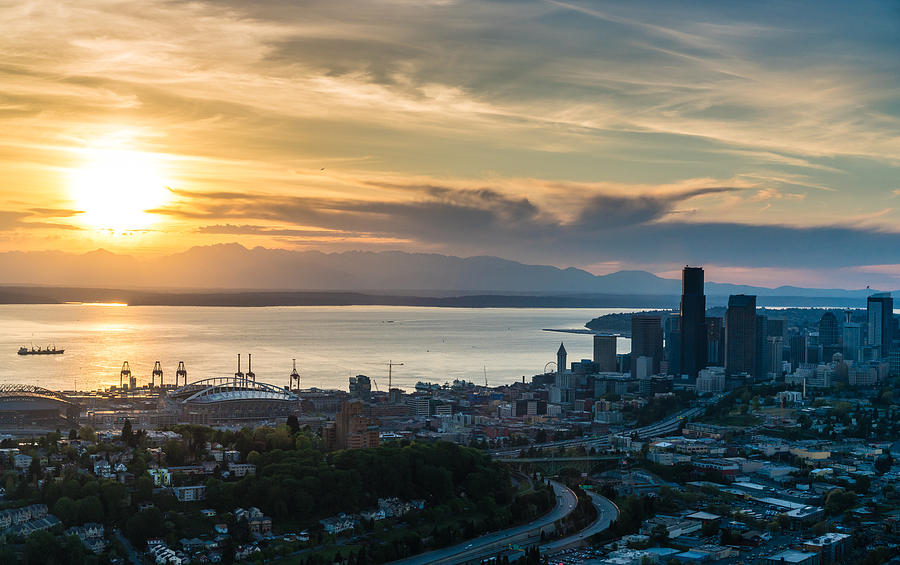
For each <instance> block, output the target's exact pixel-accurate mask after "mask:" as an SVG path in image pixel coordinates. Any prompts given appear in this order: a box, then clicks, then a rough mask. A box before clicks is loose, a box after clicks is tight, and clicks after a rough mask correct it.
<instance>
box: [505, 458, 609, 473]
mask: <svg viewBox="0 0 900 565" xmlns="http://www.w3.org/2000/svg"><path fill="white" fill-rule="evenodd" d="M621 460H622V456H621V455H582V456H574V457H515V458H511V459H510V458H506V459H494V461H499V462H501V463H506V464H507V465H510V466H512V467H515V468H518V469H521V470H522V471H524V472H528V473H531V472H534V471H540V472H541V473H544V474H547V475H553V474H556V473H558V472H559V471H561V470H562V469H565V468H567V467H571V468H574V469H578V470H579V471H581V472H583V473H590V472H592V471H594V470H595V469H598V468H601V467H602V468H604V469H606V468H609V467H610V465H609V464H608V463H607V462H610V461H613V462H618V461H621Z"/></svg>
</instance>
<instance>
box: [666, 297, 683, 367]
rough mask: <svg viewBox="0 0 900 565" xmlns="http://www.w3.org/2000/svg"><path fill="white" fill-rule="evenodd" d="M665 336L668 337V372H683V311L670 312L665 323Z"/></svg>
mask: <svg viewBox="0 0 900 565" xmlns="http://www.w3.org/2000/svg"><path fill="white" fill-rule="evenodd" d="M663 336H664V337H665V338H666V361H667V362H668V363H669V367H668V369H669V370H668V374H670V375H680V374H681V312H678V313H673V314H669V315H668V316H666V321H665V322H664V323H663Z"/></svg>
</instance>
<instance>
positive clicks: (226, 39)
mask: <svg viewBox="0 0 900 565" xmlns="http://www.w3.org/2000/svg"><path fill="white" fill-rule="evenodd" d="M892 10H893V8H891V7H890V6H888V5H885V4H883V3H867V2H863V3H859V4H858V5H855V6H854V7H853V8H852V9H851V8H850V7H847V6H841V5H840V4H837V3H834V4H830V3H829V4H820V3H815V4H803V3H800V4H791V5H778V6H774V5H773V6H768V7H767V9H751V8H750V7H747V6H740V5H726V4H721V5H716V6H705V7H703V8H699V7H691V6H674V5H672V4H670V3H665V2H650V3H611V2H591V3H587V2H583V1H581V0H558V1H554V0H519V1H516V2H512V3H509V2H504V3H490V2H476V1H470V0H459V1H435V2H405V1H392V2H381V3H373V4H367V3H357V4H355V5H354V6H353V9H352V10H348V9H347V6H346V5H345V4H341V3H335V2H331V1H326V0H312V1H310V2H304V3H302V4H298V3H289V2H274V1H268V0H263V1H260V2H254V3H246V2H237V1H226V2H217V3H213V2H204V1H199V2H196V1H195V2H182V1H170V0H147V1H145V2H137V3H134V2H125V1H123V0H83V1H81V2H56V1H51V0H28V1H27V2H18V3H11V4H6V5H3V6H0V20H2V21H3V22H4V34H2V36H0V55H2V61H3V62H2V63H0V84H2V85H3V87H2V90H0V127H2V130H0V131H2V134H0V171H3V172H2V173H0V200H2V201H5V202H12V201H13V200H16V201H17V204H16V205H15V206H13V207H11V208H10V212H9V213H7V216H6V219H5V220H4V223H3V225H4V226H6V227H5V228H4V229H5V230H6V231H5V233H6V234H7V235H9V234H10V233H19V232H20V231H21V230H25V231H27V230H29V229H33V230H35V232H34V233H36V234H37V235H39V236H40V237H42V238H49V237H51V236H52V233H50V232H51V231H52V230H51V227H52V226H53V225H57V224H58V225H59V226H60V227H65V226H67V225H68V224H69V223H70V222H68V221H67V218H68V219H73V218H75V217H76V212H75V211H72V213H71V214H70V215H66V214H65V213H63V212H62V210H66V209H68V210H71V209H72V208H74V207H76V206H75V205H74V204H73V203H72V201H71V198H69V196H68V193H67V188H66V185H65V178H66V174H67V172H68V171H69V170H70V169H73V168H77V167H79V166H81V163H82V160H83V150H84V148H85V147H89V146H91V144H93V143H95V142H96V141H97V140H98V139H115V140H119V141H120V142H121V143H128V144H131V145H134V146H137V147H138V148H139V149H141V150H143V151H148V152H152V153H154V154H156V155H159V156H160V157H161V159H162V160H163V161H164V162H165V163H166V165H167V167H169V169H170V170H168V171H167V173H169V176H170V177H172V178H173V179H174V180H175V182H174V184H173V186H174V187H177V188H176V190H177V198H176V202H177V203H176V204H175V205H172V206H168V207H166V208H164V209H161V210H158V212H159V213H160V216H161V217H162V216H164V217H165V218H166V221H167V222H168V223H167V224H166V225H165V226H163V227H164V228H165V229H162V228H160V229H159V230H158V231H157V235H155V236H153V238H147V239H142V240H141V242H142V243H141V245H150V243H149V242H150V241H151V239H152V242H154V243H152V245H156V246H158V247H160V248H162V247H170V248H171V247H173V246H178V245H184V244H186V241H185V240H183V238H180V237H176V236H174V235H172V234H174V233H179V232H180V233H186V234H190V235H189V236H188V240H190V241H191V242H203V241H206V240H207V239H210V238H216V239H215V241H222V240H223V239H224V238H228V237H229V236H231V237H252V238H259V239H260V240H263V241H265V242H266V243H270V242H278V243H285V245H288V244H293V245H298V244H303V245H309V246H316V245H326V244H328V242H340V244H342V245H343V244H347V245H351V244H352V243H353V242H362V243H365V244H366V245H368V244H375V245H378V244H382V243H384V244H388V243H391V242H394V243H396V242H402V243H403V244H404V245H410V246H416V245H417V246H421V248H424V249H434V248H436V247H441V248H444V249H447V250H449V251H451V252H457V251H458V252H463V251H464V250H467V249H468V250H475V251H478V250H479V249H481V248H482V247H484V248H487V247H488V246H489V245H488V244H490V245H492V246H494V248H496V249H497V250H500V251H502V250H504V249H508V250H510V252H511V253H516V254H517V257H519V258H521V259H525V260H528V259H529V255H528V254H529V248H530V249H533V250H534V251H533V258H535V259H536V258H537V257H538V256H540V257H541V258H544V259H546V257H548V256H550V255H551V253H550V252H549V248H550V247H555V248H559V247H560V246H562V247H566V246H568V248H567V251H566V252H567V253H570V255H571V259H570V260H572V261H574V262H575V263H576V264H604V263H605V262H607V261H611V262H613V263H615V262H617V261H619V258H617V257H598V256H597V253H596V252H595V250H594V249H593V247H592V245H590V238H591V237H599V236H597V235H596V234H600V233H602V234H604V235H603V237H604V238H605V237H607V235H606V234H609V233H613V232H614V231H615V230H625V231H626V232H627V231H628V230H631V229H632V228H633V226H641V227H642V229H645V230H646V233H647V234H655V235H657V236H660V237H674V238H679V237H683V238H684V240H683V241H681V242H679V241H677V240H676V241H673V242H666V245H661V246H659V249H667V250H668V251H670V252H672V253H682V252H685V250H688V251H690V252H691V253H693V255H692V256H699V255H700V254H699V253H695V252H694V251H692V250H691V248H690V247H689V245H688V242H695V240H694V239H692V238H693V237H695V236H694V235H691V234H696V233H699V232H697V230H701V231H702V232H703V233H705V234H707V235H706V237H712V236H713V235H714V236H715V237H721V238H722V239H721V241H723V242H724V241H728V242H733V243H735V245H737V246H738V247H740V246H741V245H743V244H742V242H741V241H737V240H736V238H738V237H746V236H748V234H749V232H748V231H746V230H752V229H755V228H754V226H761V227H760V228H759V229H760V230H761V231H760V233H762V232H763V231H764V230H765V229H768V228H769V227H771V226H775V227H779V226H794V227H793V228H792V229H795V230H801V232H800V233H801V234H804V233H806V232H802V230H804V229H809V230H820V229H828V228H829V227H833V228H835V229H838V230H843V229H845V227H844V226H848V225H850V224H849V223H848V222H850V221H852V222H854V223H855V227H858V228H865V230H869V231H866V232H864V233H866V234H868V233H870V232H875V231H879V230H881V231H890V230H892V229H894V228H893V227H892V226H895V225H896V221H897V218H898V217H897V212H896V210H894V209H890V210H885V209H884V206H883V203H884V200H885V199H887V198H892V197H895V196H896V195H898V194H900V192H898V190H895V188H894V187H895V186H896V185H895V184H892V185H889V186H886V185H885V182H886V181H885V180H884V179H892V178H896V177H897V173H898V169H900V159H898V155H900V109H898V107H897V105H896V100H897V99H898V97H900V80H898V78H897V77H900V40H898V37H900V33H897V32H898V30H897V29H896V21H897V20H896V15H897V13H896V11H895V10H893V11H892ZM800 16H802V17H800ZM123 132H124V133H123ZM21 195H26V196H27V198H25V199H24V200H26V201H23V200H22V199H21V198H20V196H21ZM879 202H880V203H881V204H879ZM44 208H54V209H59V210H60V212H58V213H55V214H56V215H50V214H45V213H44V212H41V211H40V210H38V209H44ZM724 226H735V227H733V228H729V229H732V232H731V233H732V235H728V234H726V233H725V231H726V228H725V227H724ZM676 228H677V229H676ZM745 228H746V229H745ZM11 230H12V231H11ZM17 230H18V231H17ZM38 231H40V233H39V234H38ZM459 232H463V233H462V234H460V233H459ZM753 233H754V234H755V233H757V232H753ZM779 233H781V232H779ZM784 233H785V234H793V233H795V232H794V231H790V232H784ZM816 233H820V234H822V233H824V232H816ZM829 233H830V232H829ZM849 233H851V234H855V233H856V232H855V231H852V230H851V232H849ZM860 233H863V232H860ZM592 234H593V235H592ZM629 234H630V232H629ZM834 235H835V237H837V236H838V235H846V234H845V232H843V231H839V232H835V233H834ZM628 237H636V238H637V240H640V241H643V240H644V235H643V233H642V234H637V235H634V234H630V235H629V236H628ZM754 237H755V236H754ZM803 237H805V236H801V239H803ZM854 237H855V236H854ZM860 237H863V236H860ZM865 237H869V236H868V235H866V236H865ZM79 238H81V239H78V240H77V242H78V244H79V245H82V246H88V245H91V244H95V243H97V241H99V239H98V238H99V236H97V237H94V236H93V235H91V234H79ZM91 238H93V239H91ZM278 238H281V239H278ZM329 238H332V239H329ZM491 238H496V241H493V240H491ZM517 239H521V240H522V241H523V242H530V243H528V244H527V245H526V244H522V245H519V246H518V247H517V244H516V240H517ZM582 240H583V241H582ZM20 241H21V242H22V243H21V244H22V245H25V242H24V240H20ZM35 241H39V240H37V239H35V240H29V241H28V242H27V244H28V245H36V243H34V242H35ZM40 241H43V242H49V243H47V244H52V245H55V244H57V243H56V242H55V241H53V240H49V239H43V240H40ZM128 241H129V242H132V240H128ZM603 241H604V242H606V244H607V247H606V248H604V249H605V252H607V253H610V254H613V253H615V252H614V251H613V250H612V248H616V249H617V248H620V247H621V248H628V245H625V244H622V243H616V242H615V241H613V240H611V239H609V240H606V239H604V240H603ZM373 242H374V243H373ZM103 243H105V242H103ZM695 243H696V245H697V246H698V247H697V249H707V250H709V252H710V253H713V254H718V255H716V256H719V255H725V254H726V251H724V250H719V248H718V247H717V243H716V242H715V241H702V240H700V241H696V242H695ZM72 244H73V245H74V244H75V243H72ZM3 245H5V246H6V247H7V248H15V247H16V241H15V239H5V240H3ZM454 246H458V247H454ZM529 246H530V247H529ZM777 248H778V246H776V245H773V246H769V248H768V249H767V251H766V252H767V253H769V255H770V256H771V257H772V261H774V262H779V261H781V262H784V261H783V260H782V258H781V252H780V251H777V250H776V249H777ZM631 251H633V252H635V253H638V252H640V253H643V254H644V257H645V258H646V260H647V261H649V258H650V257H651V256H652V257H656V256H657V255H658V253H657V252H656V250H654V249H647V250H645V249H643V248H638V247H635V248H632V249H631ZM578 253H584V257H583V258H582V259H580V260H579V259H577V256H578ZM752 254H754V256H755V252H753V253H752ZM731 255H732V256H733V257H734V256H737V252H736V251H735V250H732V251H731ZM641 260H642V261H643V259H641ZM700 260H701V261H702V260H703V257H702V256H701V257H700ZM754 261H756V263H762V262H763V260H762V259H758V260H754Z"/></svg>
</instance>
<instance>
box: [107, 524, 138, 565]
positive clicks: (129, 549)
mask: <svg viewBox="0 0 900 565" xmlns="http://www.w3.org/2000/svg"><path fill="white" fill-rule="evenodd" d="M114 534H115V536H116V538H117V539H118V540H119V541H120V542H122V545H123V546H125V553H127V554H128V560H129V561H131V562H132V563H133V564H134V565H141V563H143V560H142V559H141V557H140V556H139V555H138V554H137V552H136V551H135V550H134V547H132V546H131V542H129V541H128V539H126V538H125V536H123V535H122V530H120V529H118V528H116V531H115V532H114Z"/></svg>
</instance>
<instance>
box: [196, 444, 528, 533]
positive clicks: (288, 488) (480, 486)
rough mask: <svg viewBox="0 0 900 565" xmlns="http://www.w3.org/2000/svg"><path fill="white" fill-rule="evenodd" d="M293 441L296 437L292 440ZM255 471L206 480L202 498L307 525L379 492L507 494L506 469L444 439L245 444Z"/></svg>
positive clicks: (364, 503) (439, 498)
mask: <svg viewBox="0 0 900 565" xmlns="http://www.w3.org/2000/svg"><path fill="white" fill-rule="evenodd" d="M298 443H300V442H298ZM249 461H250V462H252V463H254V464H256V466H257V472H256V476H247V477H244V478H242V479H241V480H239V481H222V480H218V479H210V480H209V481H207V504H208V505H209V506H211V507H213V508H216V509H220V510H223V511H224V510H230V509H233V508H235V507H238V506H258V507H260V508H261V509H262V510H263V511H264V512H266V513H267V514H269V515H271V516H272V518H273V519H274V520H276V521H278V520H288V521H291V522H293V523H296V524H298V525H309V524H310V523H311V522H315V521H317V520H320V519H322V518H326V517H328V516H332V515H334V514H337V513H339V512H347V513H352V512H359V511H360V510H363V509H365V508H371V507H373V506H375V505H376V504H377V501H378V499H379V498H388V497H398V498H401V499H407V500H411V499H424V500H425V501H426V505H427V506H429V507H430V506H436V505H441V504H445V503H447V502H449V501H451V500H453V499H454V498H456V497H460V496H462V497H465V498H467V499H469V500H473V501H484V502H486V503H487V502H488V501H487V499H489V498H490V499H491V504H492V505H507V504H509V503H510V502H512V498H513V495H514V493H515V489H514V487H513V486H512V483H511V481H510V477H509V473H508V470H507V469H506V468H505V467H502V466H500V465H498V464H496V463H492V462H491V461H490V459H489V457H488V456H486V455H485V454H483V453H482V452H480V451H477V450H475V449H471V448H467V447H462V446H459V445H457V444H453V443H447V442H437V443H419V442H397V443H392V444H388V445H386V446H382V447H378V448H374V449H359V450H350V451H342V452H337V453H332V454H328V455H327V456H326V455H325V454H324V453H323V452H322V451H321V450H320V449H319V448H317V447H314V446H312V444H306V445H302V444H301V445H300V446H299V447H297V448H295V449H293V450H282V449H276V450H273V451H268V452H263V453H259V452H256V453H253V452H251V454H250V456H249Z"/></svg>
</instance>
